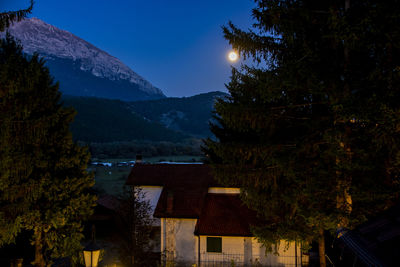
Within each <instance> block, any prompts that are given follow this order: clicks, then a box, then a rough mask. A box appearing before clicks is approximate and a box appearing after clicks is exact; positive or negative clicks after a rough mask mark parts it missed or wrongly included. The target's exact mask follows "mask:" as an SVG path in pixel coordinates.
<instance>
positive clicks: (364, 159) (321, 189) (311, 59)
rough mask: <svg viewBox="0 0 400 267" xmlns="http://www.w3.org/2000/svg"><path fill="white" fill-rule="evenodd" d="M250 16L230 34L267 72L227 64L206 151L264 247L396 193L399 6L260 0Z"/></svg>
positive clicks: (355, 217) (333, 224)
mask: <svg viewBox="0 0 400 267" xmlns="http://www.w3.org/2000/svg"><path fill="white" fill-rule="evenodd" d="M255 2H256V4H257V5H256V8H255V9H254V10H253V17H254V18H255V20H256V23H255V24H254V25H253V28H252V29H250V30H249V31H247V32H246V31H242V30H240V29H238V28H237V27H235V26H234V25H233V24H232V23H229V25H228V27H224V34H225V38H226V39H228V41H229V43H230V44H231V45H232V46H233V48H234V49H236V50H238V51H239V52H240V54H241V55H242V56H243V57H244V58H250V59H253V60H254V61H255V62H256V63H260V62H261V63H264V64H265V66H266V67H264V68H263V67H259V66H257V65H256V66H243V67H242V69H240V70H237V69H233V71H232V77H231V81H230V83H229V84H228V86H227V87H228V90H229V92H230V96H229V97H228V98H226V99H220V100H219V101H218V102H217V103H216V104H215V112H216V120H217V123H214V124H213V125H211V129H212V131H213V133H214V134H215V136H216V137H217V140H216V141H213V140H211V139H209V140H207V141H206V147H205V150H206V152H207V154H208V155H209V158H210V161H211V162H212V163H213V166H214V170H215V174H216V176H217V178H218V179H219V180H220V181H221V182H223V183H229V184H232V183H236V184H237V185H238V186H240V187H241V188H242V197H243V200H244V201H245V202H246V203H247V204H248V205H249V206H250V207H251V208H253V209H255V210H257V211H258V214H259V215H260V217H261V218H263V219H264V220H265V225H264V226H262V227H257V228H255V229H254V232H255V234H256V235H257V236H258V237H260V238H261V240H263V241H264V242H265V243H266V244H272V243H274V242H276V241H278V240H281V239H287V240H302V241H305V242H308V243H309V242H311V241H313V240H316V241H318V242H319V245H320V248H319V251H320V263H321V266H325V264H326V263H325V257H324V254H325V251H324V250H325V248H324V231H326V230H330V231H335V230H336V229H337V228H338V227H347V228H352V227H354V226H356V225H357V224H359V223H361V222H363V221H365V220H366V219H367V218H368V217H369V216H371V215H372V214H374V213H376V212H378V211H380V210H382V209H385V208H387V207H388V206H389V205H390V204H391V203H392V200H393V199H394V198H396V197H397V192H398V182H399V173H400V168H399V167H400V150H399V140H400V139H399V133H400V132H399V126H400V104H399V101H398V99H399V96H400V86H399V85H400V80H399V78H400V76H399V67H398V66H399V65H400V58H399V55H400V47H399V46H398V44H399V43H400V28H399V27H398V25H399V24H398V21H399V19H400V16H399V14H400V13H399V11H400V3H398V2H397V1H373V0H372V1H361V0H360V1H358V0H351V2H350V0H340V1H339V0H337V1H306V0H295V1H292V0H290V1H289V0H269V1H263V0H257V1H255Z"/></svg>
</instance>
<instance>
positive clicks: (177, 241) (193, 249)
mask: <svg viewBox="0 0 400 267" xmlns="http://www.w3.org/2000/svg"><path fill="white" fill-rule="evenodd" d="M196 222H197V219H175V218H161V252H162V253H164V254H165V256H166V260H167V261H172V260H173V261H175V262H185V263H190V264H195V263H197V255H198V250H197V247H198V245H197V244H198V239H197V236H195V235H194V234H193V233H194V229H195V226H196Z"/></svg>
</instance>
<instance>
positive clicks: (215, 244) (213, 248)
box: [207, 237, 222, 252]
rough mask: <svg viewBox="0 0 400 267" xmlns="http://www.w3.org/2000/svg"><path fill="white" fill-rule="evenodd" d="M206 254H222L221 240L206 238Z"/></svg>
mask: <svg viewBox="0 0 400 267" xmlns="http://www.w3.org/2000/svg"><path fill="white" fill-rule="evenodd" d="M207 252H222V238H221V237H207Z"/></svg>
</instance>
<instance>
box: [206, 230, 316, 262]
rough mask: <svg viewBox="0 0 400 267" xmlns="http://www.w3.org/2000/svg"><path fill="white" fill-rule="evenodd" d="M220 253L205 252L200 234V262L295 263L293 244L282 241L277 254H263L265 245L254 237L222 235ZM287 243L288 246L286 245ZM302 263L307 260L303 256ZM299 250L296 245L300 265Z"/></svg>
mask: <svg viewBox="0 0 400 267" xmlns="http://www.w3.org/2000/svg"><path fill="white" fill-rule="evenodd" d="M221 238H222V253H216V252H207V236H200V260H201V262H222V261H225V262H232V261H234V262H236V263H245V264H246V263H247V264H250V263H253V264H254V263H256V262H259V263H261V264H264V265H271V266H282V267H284V266H294V264H295V261H296V260H295V255H296V254H295V244H294V242H292V243H290V244H287V242H285V241H282V242H280V244H278V245H277V247H276V249H277V251H276V252H278V254H279V255H276V254H274V253H268V254H267V255H266V254H265V247H263V246H262V244H260V243H259V242H258V241H257V239H256V238H252V237H229V236H222V237H221ZM287 245H288V246H287ZM302 258H303V259H302V260H303V263H305V262H308V259H306V257H305V256H303V257H302ZM300 261H301V251H300V246H297V263H298V266H300Z"/></svg>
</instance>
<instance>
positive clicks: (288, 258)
mask: <svg viewBox="0 0 400 267" xmlns="http://www.w3.org/2000/svg"><path fill="white" fill-rule="evenodd" d="M296 250H297V253H296ZM252 251H253V255H252V260H253V262H260V263H261V264H263V265H272V266H295V264H296V260H297V266H301V262H303V264H304V263H308V257H307V256H304V255H302V252H301V246H300V245H299V244H296V243H295V242H287V241H285V240H281V241H280V242H279V243H278V244H276V245H275V246H273V247H272V252H268V253H267V254H266V253H265V247H264V246H262V244H261V243H259V242H258V241H257V239H256V238H254V237H253V238H252Z"/></svg>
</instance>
